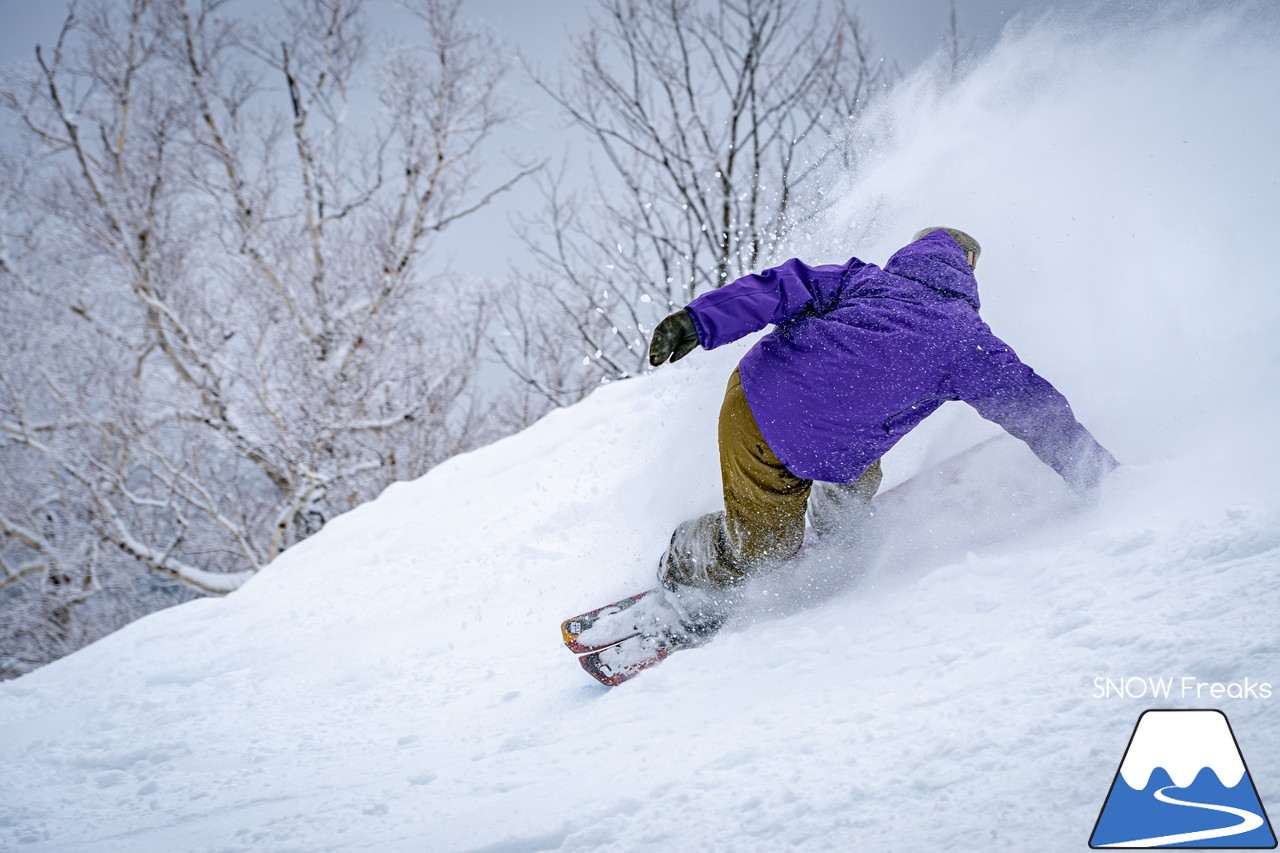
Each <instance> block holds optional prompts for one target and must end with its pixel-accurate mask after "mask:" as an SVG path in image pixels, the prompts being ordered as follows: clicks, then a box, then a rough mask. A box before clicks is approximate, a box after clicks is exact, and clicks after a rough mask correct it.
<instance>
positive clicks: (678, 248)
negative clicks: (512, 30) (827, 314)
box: [497, 0, 886, 404]
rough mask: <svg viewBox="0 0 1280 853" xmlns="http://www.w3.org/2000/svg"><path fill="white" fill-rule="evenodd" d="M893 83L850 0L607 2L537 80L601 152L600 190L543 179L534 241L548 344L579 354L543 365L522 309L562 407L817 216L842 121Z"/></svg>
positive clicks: (514, 341)
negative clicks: (676, 312)
mask: <svg viewBox="0 0 1280 853" xmlns="http://www.w3.org/2000/svg"><path fill="white" fill-rule="evenodd" d="M885 82H886V78H885V75H884V73H883V71H882V69H881V66H880V65H879V64H878V63H877V62H876V61H875V60H874V59H873V57H872V54H871V47H870V44H869V42H868V40H867V38H866V36H865V34H864V32H863V29H862V26H861V24H860V22H859V20H858V18H857V16H856V15H855V14H854V13H853V12H852V11H850V10H849V9H848V8H846V7H845V6H843V5H836V6H829V5H825V4H813V3H805V2H800V0H601V3H600V6H599V17H598V18H597V19H595V20H594V21H593V23H592V25H591V26H590V28H589V29H588V30H587V31H586V33H585V34H584V35H583V36H582V37H581V38H580V39H579V41H578V45H577V53H576V54H575V56H574V57H573V60H572V72H571V75H570V77H569V78H568V80H566V81H565V82H563V83H560V84H558V85H553V84H552V83H550V82H548V81H546V80H540V85H541V86H542V88H543V89H544V90H545V91H546V92H547V93H548V94H549V95H550V96H551V97H552V98H554V99H555V101H556V102H557V103H558V104H559V105H560V106H561V107H562V108H563V110H564V111H565V112H566V113H567V115H568V116H569V117H570V118H571V119H572V121H573V122H574V123H575V124H576V125H577V126H578V127H579V128H580V129H582V130H583V131H585V133H586V135H587V137H588V138H589V140H590V141H591V143H592V144H593V147H594V149H595V150H596V151H597V152H599V154H600V155H602V159H603V166H602V167H601V169H600V171H599V172H597V173H596V174H594V175H593V181H592V184H593V185H594V187H596V188H598V189H597V190H592V189H587V190H579V192H578V194H577V195H573V194H571V193H566V192H565V191H564V189H563V187H562V186H560V185H559V184H558V183H556V182H555V181H553V180H551V179H548V180H547V182H546V183H545V185H544V187H545V189H546V195H547V198H548V206H547V213H546V215H545V217H544V218H543V219H542V220H541V221H539V222H536V223H531V224H530V226H529V231H528V238H527V239H528V242H530V244H531V245H532V247H533V248H534V250H535V252H536V253H537V255H538V256H539V257H540V259H541V261H542V264H541V269H540V270H539V271H538V272H536V273H534V274H532V275H528V276H526V278H527V280H528V283H530V284H532V285H533V286H534V288H535V289H536V290H537V292H538V293H539V294H540V296H539V301H540V304H541V305H542V306H543V308H544V314H545V315H546V316H545V317H544V322H543V324H542V325H543V327H544V328H546V329H548V330H549V329H550V328H551V326H550V325H549V323H550V321H552V320H553V318H555V317H558V318H559V322H558V323H555V324H554V328H555V329H556V331H554V332H551V331H548V332H547V334H549V335H551V336H552V340H546V341H543V342H542V344H541V347H542V348H548V349H551V350H555V347H556V344H557V341H556V340H555V338H567V339H569V340H571V341H572V342H573V344H574V346H573V348H572V352H573V356H569V355H568V354H565V353H564V352H563V350H564V348H563V346H562V347H560V353H561V354H560V356H559V357H558V359H557V360H556V363H555V364H554V365H551V366H547V367H545V368H544V369H542V370H539V368H538V361H537V359H536V358H531V357H530V347H528V346H525V344H527V343H529V342H528V341H527V340H525V338H524V336H523V333H522V332H521V331H520V330H517V329H515V328H514V327H515V326H516V325H518V324H517V323H516V322H514V320H515V318H514V317H512V318H509V320H510V321H509V322H507V323H506V324H505V325H506V329H507V332H508V336H507V339H506V347H505V348H503V349H502V352H503V354H504V360H505V361H506V362H507V364H508V366H509V367H511V368H512V369H513V370H514V371H515V372H516V373H517V375H518V376H519V377H520V378H521V379H522V380H523V381H524V382H525V383H526V385H527V386H528V387H529V388H530V389H531V390H533V391H534V392H535V393H539V394H542V395H543V396H544V397H546V398H547V399H548V400H550V401H551V402H554V403H560V404H563V403H566V402H572V401H573V400H574V399H576V397H577V396H578V395H580V393H581V392H582V390H583V389H585V388H586V387H589V386H591V385H593V384H596V383H598V382H599V381H600V379H602V378H604V379H609V378H623V377H626V376H630V375H633V374H635V373H636V372H638V371H640V370H642V369H643V364H644V360H643V356H644V348H645V347H644V345H645V341H646V339H647V334H648V331H649V330H650V329H651V328H652V324H653V322H654V321H655V319H657V318H659V317H661V316H662V315H663V314H665V313H666V312H667V311H668V310H670V308H671V306H675V305H683V304H685V303H686V302H688V301H689V300H690V299H691V298H692V297H693V296H695V295H696V294H697V293H698V292H700V291H703V290H707V289H710V288H714V287H719V286H720V285H722V284H725V283H727V282H728V281H730V280H732V279H733V278H736V277H737V276H739V275H741V274H743V273H745V272H747V271H749V270H752V269H755V268H757V267H758V266H760V265H761V264H762V263H764V262H768V261H771V260H775V259H776V253H777V251H778V250H779V247H780V246H781V245H782V244H783V243H784V242H785V241H786V240H787V238H788V236H789V234H790V232H791V231H792V230H793V229H795V228H796V227H798V226H801V225H802V224H803V223H804V222H805V221H807V220H809V219H810V218H812V217H815V216H817V215H819V214H820V213H821V211H822V210H823V209H824V208H825V207H826V205H827V202H826V200H825V199H824V197H823V187H822V186H821V184H820V182H819V181H817V180H816V177H817V176H818V175H819V174H820V170H821V168H822V166H823V164H824V162H825V161H826V160H827V158H830V157H832V156H836V155H837V153H838V152H839V151H840V148H839V146H837V145H834V144H833V140H832V134H833V133H834V131H835V130H836V129H837V128H838V127H839V126H840V125H841V124H842V123H844V122H845V121H846V120H847V119H848V118H849V117H850V116H852V115H854V114H855V113H857V112H858V111H859V110H861V109H862V108H863V106H864V105H865V104H866V103H867V102H868V101H869V99H871V98H872V97H874V96H875V94H876V93H877V92H878V91H879V89H881V88H882V87H883V85H884V84H885ZM779 260H780V259H779ZM521 316H522V317H526V316H527V311H522V312H521ZM497 343H498V344H499V345H501V344H502V343H503V342H502V341H501V340H499V341H498V342H497ZM533 349H537V347H534V348H533ZM583 359H585V360H586V362H587V364H586V365H577V364H575V360H576V361H581V360H583ZM578 367H585V368H586V369H574V368H578ZM567 371H568V373H569V375H568V376H567V377H566V372H567Z"/></svg>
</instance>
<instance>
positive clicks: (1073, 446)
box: [956, 336, 1120, 493]
mask: <svg viewBox="0 0 1280 853" xmlns="http://www.w3.org/2000/svg"><path fill="white" fill-rule="evenodd" d="M967 360H968V362H969V364H968V365H966V368H965V369H964V370H962V371H961V372H960V374H959V375H958V377H957V382H956V385H957V388H956V391H957V393H958V394H959V396H960V398H961V399H962V400H964V401H965V402H966V403H968V404H969V405H971V406H973V407H974V408H975V409H977V411H978V414H980V415H982V416H983V417H984V418H986V419H987V420H989V421H994V422H995V423H997V424H999V425H1000V426H1002V427H1004V429H1005V430H1006V431H1007V432H1008V433H1009V434H1010V435H1013V436H1014V437H1016V438H1019V439H1021V440H1023V441H1025V442H1026V443H1027V446H1029V447H1030V448H1031V450H1032V452H1034V453H1035V454H1036V456H1038V457H1040V459H1041V461H1043V462H1044V463H1045V464H1047V465H1049V466H1050V467H1051V468H1053V469H1054V470H1055V471H1057V472H1058V473H1059V474H1060V475H1061V476H1062V478H1063V479H1064V480H1066V481H1067V485H1069V486H1070V487H1071V488H1072V489H1073V490H1074V491H1076V492H1079V493H1086V492H1089V491H1091V490H1092V489H1093V488H1094V487H1095V486H1097V485H1098V483H1099V482H1101V480H1102V478H1103V477H1104V476H1105V475H1106V474H1108V473H1109V472H1111V471H1112V470H1113V469H1115V468H1116V467H1117V466H1118V465H1119V464H1120V463H1118V462H1117V461H1116V459H1115V457H1114V456H1112V455H1111V454H1110V453H1109V452H1108V451H1107V449H1106V448H1105V447H1103V446H1102V445H1101V444H1099V443H1098V442H1097V440H1096V439H1094V437H1093V435H1092V434H1090V432H1089V431H1088V430H1087V429H1085V427H1084V426H1083V425H1082V424H1081V423H1080V422H1079V421H1078V420H1076V416H1075V414H1074V413H1073V412H1072V411H1071V405H1070V404H1069V403H1068V402H1067V398H1066V397H1064V396H1063V395H1062V394H1061V393H1060V392H1059V391H1058V390H1057V389H1056V388H1054V387H1053V386H1052V385H1051V384H1049V382H1048V381H1047V380H1046V379H1044V378H1043V377H1041V376H1040V375H1039V374H1037V373H1036V372H1035V371H1034V370H1032V369H1031V368H1030V367H1028V366H1027V365H1026V364H1024V363H1023V362H1022V361H1021V360H1020V359H1019V358H1018V356H1017V354H1016V353H1015V352H1014V351H1013V350H1012V349H1010V348H1009V346H1008V345H1007V344H1005V343H1004V342H1002V341H1000V340H999V339H998V338H996V337H995V336H989V337H988V338H986V339H985V340H983V341H982V342H981V343H980V344H975V350H974V351H973V352H972V353H971V354H970V357H969V358H968V359H967Z"/></svg>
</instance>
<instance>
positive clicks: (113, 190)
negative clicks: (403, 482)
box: [0, 0, 532, 669]
mask: <svg viewBox="0 0 1280 853" xmlns="http://www.w3.org/2000/svg"><path fill="white" fill-rule="evenodd" d="M405 7H406V8H407V9H408V10H409V11H410V12H411V13H412V14H413V15H415V16H416V18H417V20H418V21H419V22H420V23H421V25H422V30H421V32H422V38H421V39H420V40H419V42H417V43H415V44H404V45H398V46H394V47H392V48H390V49H388V50H386V51H384V52H380V56H381V58H380V61H378V62H376V63H375V62H374V61H372V59H371V56H370V50H369V47H368V36H367V33H366V29H365V25H364V23H363V3H362V2H361V0H283V2H281V4H280V6H279V16H278V18H275V19H271V20H259V21H247V20H244V19H242V18H239V17H236V16H235V15H234V14H232V12H233V9H232V8H231V7H230V6H229V4H228V3H227V2H226V0H131V2H129V3H126V4H121V3H110V2H105V0H104V2H86V3H80V4H75V5H73V6H72V8H71V11H70V13H69V14H68V16H67V18H66V21H65V23H64V25H63V27H62V31H61V33H60V35H59V37H58V39H57V42H56V43H55V45H54V46H53V47H52V49H43V48H41V49H37V51H36V55H35V64H34V65H33V66H31V67H30V68H29V69H27V70H26V71H25V72H23V71H19V72H15V73H11V74H9V75H8V76H7V77H6V79H5V81H4V85H3V87H0V99H2V102H3V105H4V106H5V107H6V108H7V111H8V113H9V115H10V116H11V117H12V118H13V119H14V121H15V122H16V125H17V127H18V128H19V131H20V138H21V140H22V143H21V144H22V145H25V146H26V148H25V151H24V153H22V154H16V153H15V154H8V153H7V154H6V159H7V160H8V161H10V162H6V163H5V164H4V165H5V166H7V167H12V168H10V169H6V170H5V172H6V175H7V177H5V178H4V185H3V187H2V189H3V198H4V205H5V207H4V214H5V218H4V222H3V226H4V232H3V240H4V243H3V246H0V284H2V286H3V288H4V291H5V294H6V299H8V298H9V296H10V295H12V296H13V299H12V300H11V301H10V302H9V307H7V308H6V311H5V315H4V321H3V325H4V326H5V328H4V329H3V330H0V331H3V335H0V338H3V339H4V344H3V345H4V346H5V347H6V349H5V351H4V353H3V362H2V363H0V467H2V468H3V469H4V474H3V475H0V532H2V533H3V539H2V540H0V572H3V574H0V606H3V607H5V608H6V610H8V609H10V608H14V609H18V610H22V612H23V613H24V614H25V615H24V617H23V618H22V619H18V618H17V617H15V618H12V619H8V618H7V619H6V620H5V624H6V626H7V627H12V628H13V633H11V634H10V635H9V636H5V637H0V643H3V644H4V645H5V646H6V650H8V648H10V647H11V646H10V644H11V643H15V644H16V643H17V642H18V639H19V638H18V636H17V635H18V632H19V629H21V630H23V631H26V633H25V634H23V637H24V638H25V639H22V642H21V645H22V647H23V648H24V649H31V648H36V647H38V646H39V645H40V643H41V642H43V643H44V645H45V652H46V653H47V654H48V655H49V656H52V655H56V654H58V653H61V651H65V650H67V647H68V646H70V647H74V646H75V645H76V644H78V643H82V642H84V639H85V636H87V634H85V633H84V632H82V634H81V635H79V636H77V635H75V631H72V630H71V625H72V623H73V622H74V621H75V620H74V619H73V618H72V617H71V616H70V615H65V618H64V617H57V618H56V619H55V618H53V617H50V616H48V615H47V614H46V616H39V615H38V614H37V615H36V618H34V620H33V618H32V614H33V613H36V609H37V608H35V605H34V604H33V602H39V603H40V607H43V608H44V609H45V610H48V609H49V608H48V607H47V606H46V605H47V604H48V603H49V602H50V601H52V600H53V598H56V597H58V596H60V599H59V600H65V603H66V607H67V608H69V609H75V608H76V607H81V609H84V607H86V606H87V605H86V602H87V601H89V599H91V598H93V596H95V595H97V594H105V593H106V592H108V591H109V589H110V588H112V585H113V584H115V585H117V586H118V585H119V584H118V583H117V581H118V580H119V579H120V578H124V577H128V576H130V575H129V573H130V572H133V573H134V574H135V575H136V569H137V567H144V568H145V569H146V570H147V571H148V572H149V573H150V574H151V576H153V577H155V578H159V579H165V580H167V581H170V582H172V583H171V584H170V588H172V585H173V584H177V585H179V586H181V587H182V588H184V589H187V590H193V591H198V592H199V593H204V594H220V593H225V592H228V591H230V590H232V589H235V588H236V587H237V586H239V585H240V584H241V583H243V582H244V580H246V579H247V578H248V577H250V576H251V575H252V574H253V573H255V572H256V571H258V570H259V569H260V568H261V567H262V566H264V565H265V564H267V563H268V562H269V561H270V560H271V559H273V558H274V557H275V556H276V555H277V554H279V553H280V551H281V550H282V549H284V548H286V547H288V546H289V545H290V544H292V543H294V542H297V541H298V540H300V539H301V538H303V537H305V536H307V535H309V534H310V533H313V532H314V531H315V530H317V529H319V527H320V526H321V525H323V523H324V522H325V520H326V519H328V518H329V517H331V516H332V515H334V514H336V513H339V512H342V511H345V510H346V509H349V508H350V507H352V506H354V505H355V504H357V503H359V502H361V501H363V500H366V499H368V498H370V497H372V496H374V495H376V494H377V493H378V492H379V491H380V490H381V489H382V488H384V487H385V486H386V485H387V484H388V483H390V482H392V481H393V480H396V479H403V478H408V477H414V476H418V475H420V474H421V473H423V472H424V471H425V470H426V469H428V468H429V467H431V466H432V465H433V464H435V463H436V462H438V461H440V460H442V459H444V458H446V457H447V456H449V455H452V454H454V453H456V452H458V451H460V450H463V449H468V448H470V447H474V446H476V445H477V444H480V443H483V442H485V441H487V440H489V439H491V438H492V437H494V435H493V431H492V427H491V425H490V422H489V421H488V419H487V418H486V415H487V414H488V412H489V408H490V406H491V403H490V402H488V401H486V399H485V398H484V397H483V395H481V394H480V393H479V392H478V391H477V389H476V388H475V383H474V378H475V375H476V371H477V369H478V365H479V356H478V348H479V346H480V329H481V327H482V325H483V322H484V315H483V303H482V300H481V299H480V298H479V295H478V294H470V295H469V294H466V293H460V292H458V291H457V288H456V287H452V286H450V287H440V286H439V285H440V284H442V283H443V282H444V281H445V280H446V279H444V278H443V277H442V276H441V275H440V274H439V272H440V271H437V272H436V274H435V275H433V274H432V272H431V271H429V270H428V269H427V268H426V266H425V259H426V258H427V255H428V253H429V250H430V248H431V245H432V241H433V239H434V237H435V236H436V235H438V234H439V233H441V232H442V231H444V230H445V229H446V228H448V227H449V226H450V225H451V224H452V223H454V222H456V221H457V220H458V219H460V218H462V217H465V216H467V215H469V214H471V213H473V212H474V211H476V210H477V209H479V208H480V207H482V206H483V205H485V204H487V203H488V202H489V201H490V200H491V199H493V198H494V196H495V195H497V194H499V193H501V192H503V191H504V190H506V189H507V188H509V187H510V186H512V185H513V184H514V183H515V182H516V181H518V180H520V179H522V178H523V177H524V176H526V175H527V174H528V173H529V172H531V171H532V167H530V166H523V167H521V166H517V167H513V168H512V170H511V172H510V174H509V175H508V176H507V177H505V178H501V179H499V180H498V181H496V182H495V183H492V184H490V185H487V186H486V185H483V184H482V183H481V181H480V166H481V161H480V160H479V159H478V158H479V156H480V152H482V151H483V149H484V146H485V145H486V143H487V142H488V140H489V139H490V137H491V136H492V134H493V132H494V130H495V129H496V128H498V127H499V126H500V125H501V124H502V123H504V122H505V121H507V120H508V119H509V118H510V110H511V108H510V105H509V104H508V103H507V102H506V101H505V100H504V99H503V98H502V96H501V94H500V92H501V86H500V82H501V79H502V77H503V74H504V70H505V69H504V67H503V65H502V63H501V61H500V60H499V59H498V58H497V57H499V56H500V55H501V54H500V52H499V51H497V50H496V49H495V46H494V44H493V42H492V39H491V38H490V37H489V36H487V35H486V34H484V33H483V32H482V31H480V30H477V29H476V28H474V27H472V26H470V25H469V24H468V23H467V22H466V21H465V19H464V18H463V17H462V15H461V12H460V2H459V0H413V1H412V2H407V3H406V4H405ZM370 73H371V74H372V81H371V82H367V81H366V75H368V74H370ZM370 88H372V89H373V90H374V91H375V92H376V93H377V94H376V98H374V99H370V98H367V97H363V96H362V94H363V93H364V92H366V91H368V90H369V89H370ZM371 103H376V105H377V106H376V109H374V108H371ZM108 578H110V579H111V580H110V581H108ZM162 585H163V584H162ZM55 587H57V588H58V590H60V591H59V593H58V596H54V595H53V594H52V592H51V590H53V589H54V588H55ZM63 590H74V594H72V593H70V592H66V593H64V592H62V591H63ZM68 614H69V611H68ZM128 615H133V614H131V613H130V614H128ZM59 621H61V622H63V623H65V626H64V627H66V630H64V631H63V634H64V635H65V638H64V639H63V640H59V641H58V642H54V641H53V640H52V639H51V638H50V637H49V636H45V637H44V638H43V640H41V639H40V637H39V636H38V635H39V633H40V630H42V629H41V626H42V625H43V626H44V627H46V628H47V627H48V626H49V625H50V624H54V623H57V622H59ZM117 621H118V620H117ZM110 627H114V625H112V626H110ZM97 630H98V633H101V630H100V628H99V629H97ZM33 632H34V633H33ZM45 633H46V634H48V631H45ZM88 633H93V631H92V630H91V631H88ZM39 654H40V652H38V651H37V652H24V653H23V656H18V657H19V658H21V659H14V660H9V661H3V660H0V669H3V668H6V667H7V668H9V669H21V668H22V667H23V666H29V665H30V663H31V658H32V657H33V656H34V657H38V656H39ZM46 659H48V658H47V657H46Z"/></svg>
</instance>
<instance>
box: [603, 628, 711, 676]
mask: <svg viewBox="0 0 1280 853" xmlns="http://www.w3.org/2000/svg"><path fill="white" fill-rule="evenodd" d="M703 642H704V641H703ZM701 644H702V642H699V641H696V640H693V639H677V638H674V637H669V636H645V635H643V634H637V635H635V636H632V637H628V638H627V639H625V640H622V641H620V642H617V643H615V644H613V645H612V646H607V647H605V648H603V649H599V650H597V651H594V652H591V653H589V654H585V655H582V656H581V657H579V658H578V662H579V663H580V664H582V668H583V669H584V670H586V672H587V674H588V675H590V676H591V677H592V678H594V679H595V680H596V681H599V682H600V683H601V684H603V685H605V686H607V687H617V686H618V685H619V684H622V683H623V682H624V681H629V680H631V679H632V678H635V677H636V676H637V675H639V674H640V673H641V672H644V671H645V670H646V669H648V668H649V667H651V666H655V665H656V664H659V663H662V662H663V661H664V660H666V659H667V658H669V657H671V655H672V653H674V652H677V651H679V650H680V649H687V648H691V647H693V646H696V645H701Z"/></svg>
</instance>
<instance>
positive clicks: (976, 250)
mask: <svg viewBox="0 0 1280 853" xmlns="http://www.w3.org/2000/svg"><path fill="white" fill-rule="evenodd" d="M934 231H946V232H947V233H948V234H950V235H951V238H952V239H953V240H955V241H956V242H957V243H959V244H960V248H961V249H964V250H965V251H966V252H973V257H974V259H975V260H976V259H977V258H978V256H979V255H981V254H982V247H981V246H979V245H978V241H977V240H975V239H973V238H972V237H970V236H969V235H968V234H966V233H964V232H963V231H961V230H960V229H959V228H947V227H946V226H943V225H935V226H933V227H932V228H925V229H923V230H921V231H920V232H918V233H917V234H916V236H914V237H912V238H911V241H912V242H913V243H914V242H915V241H916V240H919V239H920V238H921V237H924V236H926V235H928V234H932V233H933V232H934Z"/></svg>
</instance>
